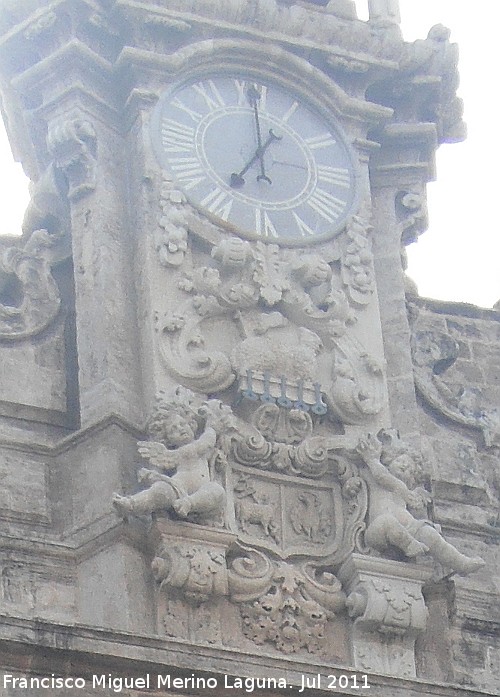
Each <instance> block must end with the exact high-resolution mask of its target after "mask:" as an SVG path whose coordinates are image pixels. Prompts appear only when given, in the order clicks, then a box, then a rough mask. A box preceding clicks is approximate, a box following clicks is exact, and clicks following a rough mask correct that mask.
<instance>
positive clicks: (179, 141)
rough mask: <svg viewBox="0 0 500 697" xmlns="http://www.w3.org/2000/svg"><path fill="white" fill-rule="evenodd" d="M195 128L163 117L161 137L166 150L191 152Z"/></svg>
mask: <svg viewBox="0 0 500 697" xmlns="http://www.w3.org/2000/svg"><path fill="white" fill-rule="evenodd" d="M194 134H195V131H194V128H191V127H190V126H185V125H184V124H183V123H179V121H174V120H173V119H163V121H162V127H161V137H162V143H163V147H164V149H165V151H166V152H191V151H192V150H193V148H194Z"/></svg>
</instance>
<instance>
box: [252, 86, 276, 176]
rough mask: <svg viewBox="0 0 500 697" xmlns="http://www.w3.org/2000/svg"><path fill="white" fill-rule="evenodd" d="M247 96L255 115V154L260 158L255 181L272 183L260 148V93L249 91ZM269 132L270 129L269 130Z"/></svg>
mask: <svg viewBox="0 0 500 697" xmlns="http://www.w3.org/2000/svg"><path fill="white" fill-rule="evenodd" d="M249 98H250V99H251V104H252V106H253V114H254V117H255V130H256V132H257V150H256V153H255V154H256V155H258V158H259V160H260V174H258V175H257V181H260V180H261V179H263V180H264V181H266V182H267V183H268V184H272V181H271V179H270V178H269V177H268V176H267V175H266V167H265V164H264V151H263V150H262V135H261V132H260V120H259V98H260V95H259V93H258V92H257V90H253V91H252V92H249ZM269 132H270V133H271V131H269Z"/></svg>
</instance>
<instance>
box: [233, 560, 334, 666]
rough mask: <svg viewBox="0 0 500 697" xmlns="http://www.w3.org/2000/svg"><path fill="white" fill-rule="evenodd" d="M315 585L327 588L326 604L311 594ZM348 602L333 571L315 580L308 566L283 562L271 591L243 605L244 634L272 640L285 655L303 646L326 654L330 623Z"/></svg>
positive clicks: (279, 566) (257, 641) (277, 569)
mask: <svg viewBox="0 0 500 697" xmlns="http://www.w3.org/2000/svg"><path fill="white" fill-rule="evenodd" d="M313 585H315V586H317V587H319V588H321V590H322V591H323V595H324V597H323V598H322V600H323V604H321V603H319V602H317V600H316V599H315V598H314V596H313V594H311V590H310V589H311V586H313ZM344 604H345V595H344V593H343V592H342V590H341V584H340V582H339V581H338V580H337V579H336V578H335V577H334V576H333V574H327V573H323V574H320V580H318V579H312V578H311V577H310V576H309V574H308V573H307V571H306V569H302V570H300V571H299V570H298V569H296V568H295V567H293V566H291V565H290V564H287V563H284V562H282V563H280V564H278V565H277V566H276V568H275V569H274V572H273V575H272V578H271V583H270V586H269V589H268V590H267V592H266V593H264V594H263V595H261V596H260V597H259V598H258V599H256V600H254V601H253V602H245V603H242V604H241V606H240V612H241V617H242V626H243V633H244V634H245V636H247V637H248V638H250V639H251V640H252V641H254V642H255V643H256V644H257V645H262V644H265V643H272V644H274V645H275V646H276V648H277V649H279V650H280V651H282V652H283V653H285V654H289V653H295V652H297V651H299V650H300V649H301V648H305V649H307V651H309V652H310V653H324V652H325V650H326V649H327V646H328V639H327V636H326V633H325V630H326V625H327V622H328V620H329V619H331V618H332V617H333V615H334V614H335V611H338V610H340V609H342V607H343V606H344Z"/></svg>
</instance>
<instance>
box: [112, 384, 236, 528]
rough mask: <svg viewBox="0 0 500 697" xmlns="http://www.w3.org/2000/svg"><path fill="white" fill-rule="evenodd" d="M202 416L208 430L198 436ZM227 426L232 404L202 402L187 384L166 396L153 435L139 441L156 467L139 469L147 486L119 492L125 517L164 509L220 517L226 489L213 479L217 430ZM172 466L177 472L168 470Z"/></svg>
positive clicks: (120, 509) (118, 506)
mask: <svg viewBox="0 0 500 697" xmlns="http://www.w3.org/2000/svg"><path fill="white" fill-rule="evenodd" d="M201 419H203V420H204V430H203V432H202V433H201V435H199V436H198V437H196V434H197V432H198V429H199V421H200V420H201ZM227 426H228V413H227V409H224V408H223V407H222V405H221V403H220V402H219V401H217V400H210V401H205V402H202V400H200V399H199V398H198V397H197V396H196V395H194V394H193V393H192V392H190V391H189V390H185V389H183V388H181V387H179V388H178V389H177V390H176V392H175V393H174V394H173V395H172V396H169V397H163V398H160V399H159V400H158V403H157V406H156V409H155V413H154V414H153V416H152V418H151V419H150V421H149V424H148V433H149V436H150V438H151V440H149V441H141V442H139V444H138V448H139V453H140V454H141V455H142V457H143V458H144V459H146V460H148V461H149V463H150V464H151V465H152V467H153V469H147V468H141V469H140V470H139V473H138V478H139V482H140V483H141V484H143V485H145V486H146V487H147V488H146V489H144V490H143V491H140V492H138V493H137V494H133V495H132V496H121V495H120V494H115V495H114V497H113V505H114V506H115V508H116V510H117V511H118V512H119V513H120V514H121V515H123V516H124V517H126V516H127V515H129V514H135V515H140V514H144V513H153V512H158V511H163V512H171V513H173V514H174V515H177V516H179V517H180V518H188V517H193V516H194V517H195V518H196V517H201V518H207V517H208V518H212V519H213V518H214V517H215V518H217V517H219V518H220V515H221V513H222V512H223V509H224V499H225V492H224V489H223V487H222V486H221V485H220V484H219V483H218V482H215V481H213V476H212V473H211V471H210V460H211V458H212V457H213V456H214V454H215V449H216V443H217V435H218V434H219V433H220V432H221V429H224V428H227ZM172 470H175V474H172V475H169V474H164V472H171V471H172Z"/></svg>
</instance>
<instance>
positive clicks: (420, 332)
mask: <svg viewBox="0 0 500 697" xmlns="http://www.w3.org/2000/svg"><path fill="white" fill-rule="evenodd" d="M459 350H460V347H459V344H458V342H457V341H455V339H453V337H451V336H450V335H449V334H447V333H446V332H444V331H442V330H440V329H438V328H436V327H433V326H430V325H429V326H426V325H425V324H424V323H423V322H422V321H418V320H417V322H416V323H415V324H414V326H413V331H412V358H413V374H414V378H415V385H416V387H417V389H418V391H419V392H420V394H421V395H422V397H423V398H424V399H425V400H426V402H428V403H429V404H430V405H431V406H432V407H433V408H434V409H437V410H438V411H439V412H441V413H442V414H444V415H445V416H446V417H447V418H449V419H451V420H452V421H454V422H455V423H459V424H462V425H463V426H468V427H469V428H474V429H477V430H480V431H481V433H482V434H483V438H484V443H485V445H486V447H487V448H491V447H492V446H500V413H499V411H498V409H496V408H493V407H488V406H487V405H485V404H484V403H483V398H482V395H481V393H480V391H479V390H477V389H474V388H470V387H467V386H466V385H460V384H459V385H453V384H451V383H448V381H447V379H446V378H447V371H448V370H449V369H450V368H451V367H452V366H453V364H454V363H455V361H456V360H457V358H458V354H459Z"/></svg>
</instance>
